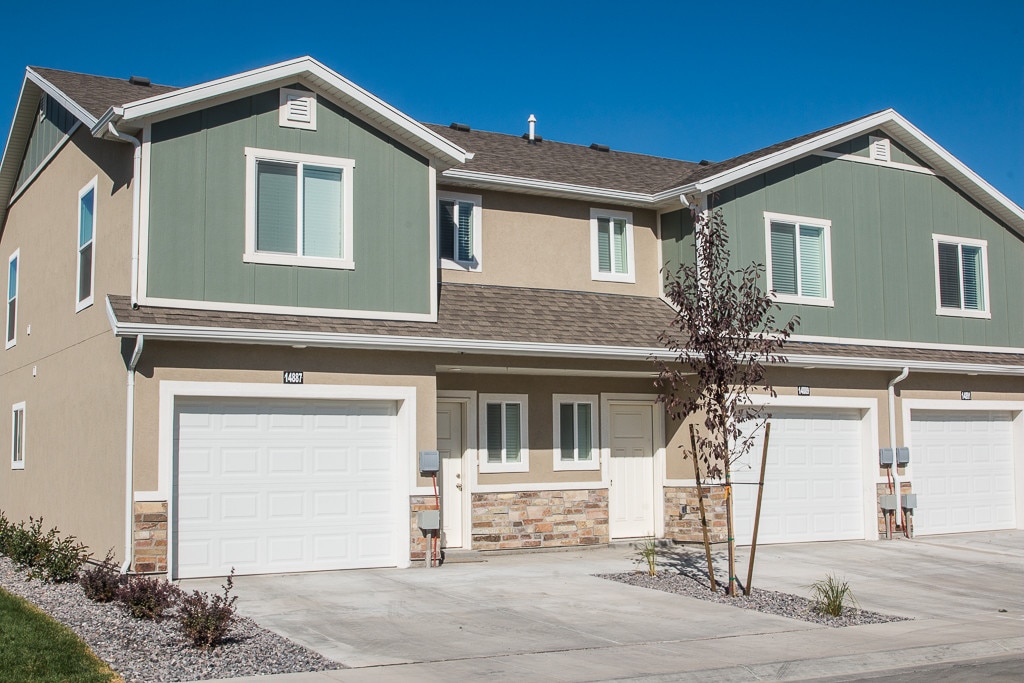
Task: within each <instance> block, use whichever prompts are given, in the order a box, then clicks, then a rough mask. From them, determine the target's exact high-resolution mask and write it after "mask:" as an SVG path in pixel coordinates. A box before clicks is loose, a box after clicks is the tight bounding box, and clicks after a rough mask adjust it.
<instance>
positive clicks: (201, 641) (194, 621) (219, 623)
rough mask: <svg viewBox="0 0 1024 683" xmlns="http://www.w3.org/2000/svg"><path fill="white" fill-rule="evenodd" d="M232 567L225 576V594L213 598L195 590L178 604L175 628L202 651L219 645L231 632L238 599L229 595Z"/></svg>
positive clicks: (232, 575)
mask: <svg viewBox="0 0 1024 683" xmlns="http://www.w3.org/2000/svg"><path fill="white" fill-rule="evenodd" d="M234 576H235V569H234V567H232V568H231V574H229V575H228V577H227V583H226V584H224V585H223V586H221V588H223V589H224V595H215V594H210V593H204V592H202V591H198V590H194V591H192V592H191V593H189V594H183V595H182V596H181V599H180V601H179V603H178V615H177V619H178V625H179V626H180V627H181V632H182V634H183V635H184V636H185V638H186V639H187V640H188V641H189V642H191V643H192V644H193V645H195V646H196V647H199V648H202V649H204V650H206V649H208V648H211V647H214V646H215V645H217V644H219V643H220V642H221V641H222V640H224V637H225V636H226V635H227V634H228V632H229V631H230V630H231V625H232V624H233V623H234V621H235V601H236V600H238V596H230V597H229V595H228V594H229V593H230V592H231V589H232V588H234V586H235V583H234V580H233V577H234Z"/></svg>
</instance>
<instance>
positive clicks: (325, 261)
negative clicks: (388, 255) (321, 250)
mask: <svg viewBox="0 0 1024 683" xmlns="http://www.w3.org/2000/svg"><path fill="white" fill-rule="evenodd" d="M242 261H244V262H245V263H263V264H267V265H273V266H302V267H304V268H331V269H334V270H355V269H356V265H355V262H354V261H352V260H351V259H336V258H321V257H316V256H292V255H291V254H268V253H263V252H258V251H257V252H246V253H244V254H242Z"/></svg>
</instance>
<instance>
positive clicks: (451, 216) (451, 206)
mask: <svg viewBox="0 0 1024 683" xmlns="http://www.w3.org/2000/svg"><path fill="white" fill-rule="evenodd" d="M480 206H481V198H480V197H479V196H478V195H463V194H454V193H439V194H438V200H437V241H438V245H437V246H438V249H437V251H438V256H439V257H440V258H441V263H442V265H445V266H449V267H457V268H461V269H465V270H475V271H479V270H480V256H479V243H480V215H481V209H480Z"/></svg>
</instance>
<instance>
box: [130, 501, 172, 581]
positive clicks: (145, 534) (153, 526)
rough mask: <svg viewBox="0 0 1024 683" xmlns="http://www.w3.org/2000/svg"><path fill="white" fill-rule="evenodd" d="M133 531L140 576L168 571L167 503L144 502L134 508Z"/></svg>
mask: <svg viewBox="0 0 1024 683" xmlns="http://www.w3.org/2000/svg"><path fill="white" fill-rule="evenodd" d="M134 517H135V520H134V521H135V524H134V527H135V528H134V529H133V530H132V543H133V545H134V551H135V553H134V555H135V562H134V565H133V567H132V569H134V570H135V571H136V572H138V573H140V574H146V573H150V572H160V573H163V572H166V571H167V503H166V502H142V503H135V506H134Z"/></svg>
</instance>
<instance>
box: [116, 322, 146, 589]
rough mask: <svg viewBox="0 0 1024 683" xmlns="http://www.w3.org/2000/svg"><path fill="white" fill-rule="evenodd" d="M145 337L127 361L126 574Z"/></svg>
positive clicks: (123, 567) (139, 339)
mask: <svg viewBox="0 0 1024 683" xmlns="http://www.w3.org/2000/svg"><path fill="white" fill-rule="evenodd" d="M144 343H145V338H144V337H143V336H142V335H141V334H140V335H139V336H138V337H136V338H135V350H134V351H132V357H131V360H129V361H128V417H127V419H126V420H125V429H124V469H125V472H124V480H125V488H124V564H122V565H121V573H122V574H127V573H128V570H129V569H130V568H131V566H132V560H133V559H134V555H135V552H134V551H135V544H134V543H133V540H134V528H133V527H134V521H135V366H137V365H138V364H139V357H140V356H142V346H143V344H144Z"/></svg>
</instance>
